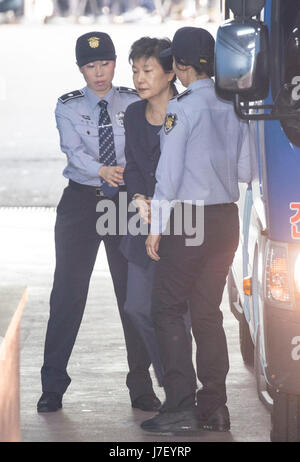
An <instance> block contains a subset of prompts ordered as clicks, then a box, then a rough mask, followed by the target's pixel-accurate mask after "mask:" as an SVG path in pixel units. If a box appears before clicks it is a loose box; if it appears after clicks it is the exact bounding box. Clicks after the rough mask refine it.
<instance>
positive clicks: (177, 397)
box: [152, 204, 239, 417]
mask: <svg viewBox="0 0 300 462" xmlns="http://www.w3.org/2000/svg"><path fill="white" fill-rule="evenodd" d="M192 209H193V210H192V213H194V212H195V210H196V209H195V206H192ZM171 218H172V216H171ZM171 229H172V226H171ZM183 229H184V225H183ZM238 236H239V222H238V209H237V206H236V205H235V204H220V205H212V206H205V207H204V242H203V244H202V245H198V246H186V238H187V237H188V238H190V237H191V236H186V235H185V234H184V233H183V234H181V235H175V234H172V232H171V235H169V236H166V235H165V236H162V239H161V241H160V248H159V255H160V260H159V262H158V263H157V265H156V272H155V278H154V287H153V294H152V313H153V318H154V323H155V328H156V332H157V338H158V342H159V347H160V352H161V356H162V361H163V366H164V370H165V375H164V380H163V386H164V389H165V393H166V411H179V410H184V409H188V408H191V407H194V405H195V398H196V397H197V412H198V413H199V417H201V416H203V417H205V415H208V414H209V413H211V412H214V411H215V409H216V408H218V407H219V406H220V405H223V404H225V403H226V400H227V397H226V386H225V380H226V375H227V372H228V368H229V361H228V352H227V343H226V337H225V332H224V329H223V315H222V312H221V310H220V304H221V300H222V295H223V290H224V286H225V283H226V277H227V274H228V271H229V267H230V265H231V263H232V261H233V257H234V253H235V251H236V248H237V245H238ZM188 299H189V302H190V303H189V309H190V313H191V322H192V332H193V336H194V338H195V342H196V347H197V352H196V365H197V375H198V379H199V381H200V382H201V384H202V389H200V390H199V391H198V392H197V393H196V389H195V382H194V380H193V363H192V356H191V354H190V342H189V338H188V335H187V330H186V327H185V323H184V313H185V312H186V309H187V304H186V300H188Z"/></svg>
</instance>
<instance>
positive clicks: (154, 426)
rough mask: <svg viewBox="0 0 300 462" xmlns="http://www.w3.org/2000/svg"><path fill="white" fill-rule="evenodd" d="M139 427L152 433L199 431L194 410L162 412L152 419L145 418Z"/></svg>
mask: <svg viewBox="0 0 300 462" xmlns="http://www.w3.org/2000/svg"><path fill="white" fill-rule="evenodd" d="M141 427H142V429H143V430H145V431H148V432H152V433H171V434H178V433H194V432H196V431H197V432H199V426H198V421H197V419H196V416H195V412H194V410H186V411H178V412H164V413H162V414H158V415H156V416H155V417H153V418H152V419H149V420H145V421H144V422H143V423H142V424H141Z"/></svg>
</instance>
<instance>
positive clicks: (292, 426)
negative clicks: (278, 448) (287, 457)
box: [270, 391, 300, 443]
mask: <svg viewBox="0 0 300 462" xmlns="http://www.w3.org/2000/svg"><path fill="white" fill-rule="evenodd" d="M273 400H274V404H273V410H272V414H271V427H272V428H271V435H270V436H271V441H272V442H288V443H297V442H298V443H299V442H300V396H299V395H290V394H287V393H283V392H278V391H276V392H275V393H274V397H273Z"/></svg>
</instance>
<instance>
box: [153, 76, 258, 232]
mask: <svg viewBox="0 0 300 462" xmlns="http://www.w3.org/2000/svg"><path fill="white" fill-rule="evenodd" d="M160 143H161V156H160V160H159V163H158V167H157V170H156V179H157V183H156V187H155V193H154V196H153V200H152V203H151V231H152V232H153V233H154V234H157V233H158V232H163V231H164V230H165V228H166V224H167V220H168V218H169V216H167V215H166V214H164V219H163V218H159V213H158V210H159V203H158V201H163V200H168V201H173V200H177V201H181V202H183V201H191V202H192V203H196V201H197V200H198V201H201V200H202V201H204V205H211V204H223V203H230V202H236V201H237V200H238V199H239V187H238V182H239V181H241V182H247V183H248V182H250V181H251V176H252V167H251V157H250V147H249V127H248V124H247V123H246V122H243V121H241V120H239V119H238V117H237V116H236V114H235V112H234V108H233V106H232V104H231V103H229V102H225V101H223V100H221V99H219V98H218V97H217V96H216V93H215V89H214V81H213V80H212V79H209V78H207V79H202V80H197V81H196V82H193V83H191V84H190V85H189V87H188V88H187V90H186V92H184V93H182V94H181V95H179V97H175V98H173V99H172V100H170V102H169V105H168V108H167V115H166V120H165V124H164V126H163V128H162V130H161V132H160Z"/></svg>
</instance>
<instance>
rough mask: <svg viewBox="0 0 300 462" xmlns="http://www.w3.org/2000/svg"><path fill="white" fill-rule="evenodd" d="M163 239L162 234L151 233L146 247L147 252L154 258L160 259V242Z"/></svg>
mask: <svg viewBox="0 0 300 462" xmlns="http://www.w3.org/2000/svg"><path fill="white" fill-rule="evenodd" d="M160 240H161V234H151V233H150V234H149V236H148V237H147V240H146V249H147V254H148V255H149V257H150V258H152V260H155V261H158V260H160V256H159V255H158V253H157V252H158V249H159V243H160Z"/></svg>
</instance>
